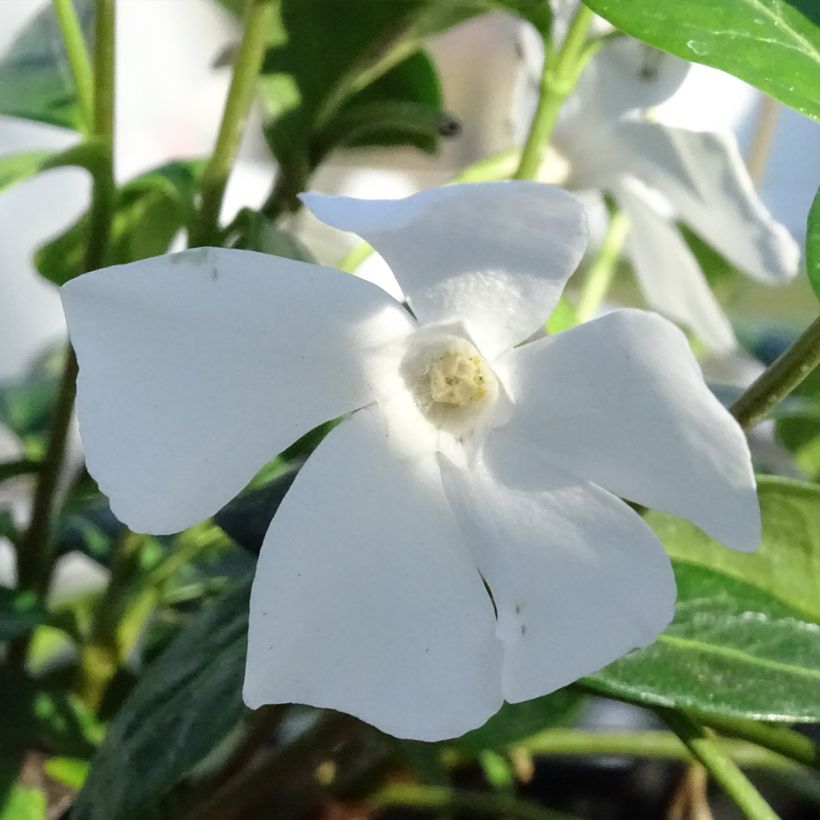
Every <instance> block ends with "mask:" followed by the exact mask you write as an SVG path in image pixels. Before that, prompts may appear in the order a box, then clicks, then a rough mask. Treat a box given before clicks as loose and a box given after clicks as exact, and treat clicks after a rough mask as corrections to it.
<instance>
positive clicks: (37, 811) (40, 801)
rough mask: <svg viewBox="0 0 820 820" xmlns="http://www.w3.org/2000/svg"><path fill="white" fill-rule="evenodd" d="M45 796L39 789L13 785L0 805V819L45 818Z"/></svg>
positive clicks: (23, 819)
mask: <svg viewBox="0 0 820 820" xmlns="http://www.w3.org/2000/svg"><path fill="white" fill-rule="evenodd" d="M46 805H47V804H46V796H45V794H44V793H43V792H41V791H40V790H39V789H30V788H28V787H26V786H20V785H14V786H12V788H11V791H10V792H9V795H8V798H7V799H6V802H5V803H4V804H3V805H2V806H0V820H46Z"/></svg>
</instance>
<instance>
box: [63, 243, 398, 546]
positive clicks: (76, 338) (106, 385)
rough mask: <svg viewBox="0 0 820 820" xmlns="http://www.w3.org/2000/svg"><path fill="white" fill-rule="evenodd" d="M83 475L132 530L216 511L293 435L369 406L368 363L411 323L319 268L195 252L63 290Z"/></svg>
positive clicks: (393, 307)
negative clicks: (76, 371)
mask: <svg viewBox="0 0 820 820" xmlns="http://www.w3.org/2000/svg"><path fill="white" fill-rule="evenodd" d="M62 295H63V304H64V307H65V311H66V315H67V318H68V323H69V331H70V335H71V339H72V342H73V344H74V347H75V349H76V351H77V356H78V358H79V362H80V375H79V380H78V401H77V407H78V414H79V419H80V428H81V432H82V436H83V443H84V445H85V448H86V456H87V461H88V468H89V471H90V472H91V474H92V475H93V476H94V477H95V478H96V479H97V481H98V482H99V484H100V487H101V489H102V490H103V492H105V493H106V494H107V495H108V496H109V497H110V499H111V504H112V508H113V510H114V512H115V513H116V515H117V516H118V517H119V518H120V519H122V520H123V521H124V522H125V523H127V524H128V525H129V526H130V527H131V528H132V529H134V530H137V531H141V532H144V531H148V532H153V533H164V532H174V531H176V530H181V529H183V528H185V527H187V526H190V525H191V524H194V523H196V522H197V521H200V520H202V519H203V518H205V517H206V516H208V515H210V514H211V513H213V512H215V511H216V510H217V509H218V508H219V507H220V506H222V505H223V504H224V503H225V502H226V501H228V500H229V499H230V498H231V497H232V496H234V495H235V494H236V493H237V492H238V491H239V490H240V489H241V488H242V487H243V486H244V485H245V484H246V483H247V482H248V481H249V480H250V478H252V477H253V475H254V473H255V472H256V471H257V470H258V469H259V468H260V467H261V466H262V465H263V464H265V463H266V462H267V461H269V460H270V459H271V458H273V457H274V456H275V455H276V454H277V453H279V452H280V451H281V450H283V449H284V448H285V447H287V446H288V445H289V444H291V443H292V442H293V441H295V440H296V439H297V438H298V437H299V436H300V435H302V434H303V433H305V432H307V431H308V430H310V429H311V428H313V427H315V426H316V425H318V424H320V423H322V422H323V421H327V420H328V419H331V418H334V417H336V416H339V415H341V414H343V413H346V412H349V411H351V410H353V409H355V408H356V407H361V406H362V405H363V404H365V403H366V402H368V401H370V400H371V397H372V395H373V390H372V389H371V387H370V385H369V384H368V377H367V373H366V367H367V361H368V356H367V352H368V350H369V349H370V348H371V347H372V346H377V345H378V344H379V343H380V342H384V341H385V340H387V339H388V338H392V336H393V335H395V334H400V335H403V334H404V333H406V332H407V330H408V329H409V328H410V326H411V321H410V320H409V318H408V317H407V314H406V312H405V311H404V310H403V309H402V308H401V307H400V306H399V305H397V304H396V302H394V301H393V300H392V299H390V297H389V296H387V295H386V294H385V293H384V292H383V291H382V290H380V289H379V288H376V287H374V286H373V285H369V284H367V283H365V282H362V281H360V280H357V279H355V278H354V277H352V276H347V275H344V274H341V273H339V272H338V271H334V270H331V269H327V268H320V267H318V266H315V265H305V264H303V263H300V262H293V261H291V260H286V259H280V258H278V257H274V256H268V255H265V254H258V253H253V252H250V251H236V250H218V249H213V248H202V249H197V250H195V251H186V252H184V253H180V254H175V255H172V256H162V257H156V258H154V259H147V260H144V261H141V262H134V263H132V264H129V265H121V266H117V267H113V268H109V269H106V270H102V271H96V272H94V273H90V274H86V275H85V276H81V277H79V278H77V279H75V280H73V281H72V282H70V283H68V284H67V285H65V286H64V287H63V289H62Z"/></svg>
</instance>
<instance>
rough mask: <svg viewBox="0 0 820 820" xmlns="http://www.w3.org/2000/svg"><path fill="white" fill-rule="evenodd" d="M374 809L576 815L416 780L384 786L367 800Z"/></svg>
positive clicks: (538, 819)
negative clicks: (423, 783)
mask: <svg viewBox="0 0 820 820" xmlns="http://www.w3.org/2000/svg"><path fill="white" fill-rule="evenodd" d="M367 802H368V804H369V805H370V806H371V807H372V808H374V809H385V808H389V807H391V806H405V807H407V808H413V809H430V810H431V811H445V812H446V811H458V812H464V813H465V814H468V815H469V816H471V817H475V816H489V817H497V816H506V817H515V818H518V820H570V818H572V815H568V814H564V813H563V812H556V811H552V810H550V809H545V808H542V807H541V806H539V805H537V804H535V803H531V802H529V801H527V800H521V799H520V798H518V797H515V796H514V795H511V794H505V793H504V792H477V791H466V790H464V789H455V788H452V787H451V786H422V785H417V784H413V783H394V784H391V785H389V786H384V787H383V788H381V789H379V791H377V792H376V793H375V794H373V795H371V796H370V797H368V799H367Z"/></svg>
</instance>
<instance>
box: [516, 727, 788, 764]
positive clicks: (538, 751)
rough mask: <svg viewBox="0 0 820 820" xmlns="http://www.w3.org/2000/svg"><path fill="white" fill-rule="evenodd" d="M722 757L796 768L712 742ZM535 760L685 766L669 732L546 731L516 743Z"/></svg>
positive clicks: (741, 746)
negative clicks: (605, 759) (627, 760)
mask: <svg viewBox="0 0 820 820" xmlns="http://www.w3.org/2000/svg"><path fill="white" fill-rule="evenodd" d="M715 743H716V744H717V745H718V746H719V748H720V749H721V750H722V751H723V753H724V754H726V755H727V756H729V757H730V758H732V760H734V761H735V762H736V763H737V764H738V765H739V766H743V767H744V768H762V769H777V770H788V771H794V770H795V769H797V766H796V765H795V764H794V763H792V762H791V761H789V760H787V759H786V758H785V757H781V755H779V754H774V753H772V752H769V751H767V750H766V749H761V748H759V747H758V746H756V745H754V744H753V743H746V742H744V741H731V740H723V739H720V740H715ZM515 747H516V748H522V749H525V750H526V751H527V752H529V753H530V754H531V755H533V756H535V757H542V756H546V755H596V756H597V755H602V756H609V755H611V756H615V757H644V758H650V757H651V758H661V759H667V760H680V761H683V762H688V761H690V760H691V755H690V754H689V752H688V751H687V749H686V746H685V745H684V744H683V743H682V742H681V741H680V740H678V738H677V737H676V736H675V735H674V734H671V733H670V732H661V731H646V732H584V731H577V730H575V729H548V730H547V731H544V732H540V733H539V734H537V735H533V736H532V737H529V738H527V739H526V740H524V741H522V742H521V743H517V744H516V746H515Z"/></svg>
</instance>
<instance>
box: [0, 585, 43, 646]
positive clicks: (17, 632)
mask: <svg viewBox="0 0 820 820" xmlns="http://www.w3.org/2000/svg"><path fill="white" fill-rule="evenodd" d="M46 617H47V613H46V611H45V610H44V609H43V608H42V607H41V606H40V604H39V603H38V601H37V596H36V595H35V594H34V593H32V592H23V591H20V590H16V589H7V588H6V587H0V643H2V642H3V641H11V640H14V639H15V638H18V637H20V636H21V635H25V634H26V633H27V632H31V630H32V629H34V628H35V627H36V626H39V624H41V623H43V621H44V620H45V619H46Z"/></svg>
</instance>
